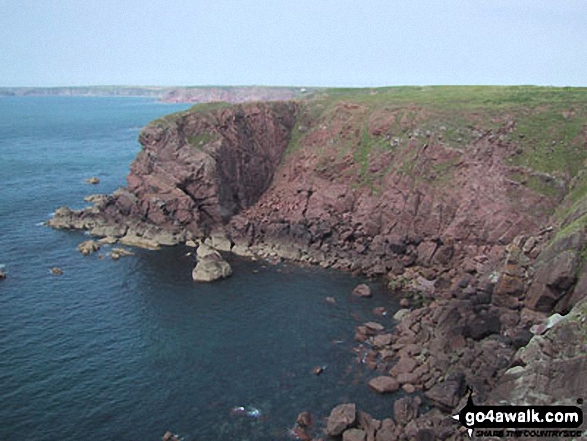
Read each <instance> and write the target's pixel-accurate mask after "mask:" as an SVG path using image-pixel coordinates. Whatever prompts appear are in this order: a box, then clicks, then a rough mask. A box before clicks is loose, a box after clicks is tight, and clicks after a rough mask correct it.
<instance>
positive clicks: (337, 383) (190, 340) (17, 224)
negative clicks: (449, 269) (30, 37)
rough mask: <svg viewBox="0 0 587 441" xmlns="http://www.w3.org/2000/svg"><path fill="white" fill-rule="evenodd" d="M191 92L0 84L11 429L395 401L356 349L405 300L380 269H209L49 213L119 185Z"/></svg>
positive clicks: (4, 383) (0, 249)
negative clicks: (91, 249)
mask: <svg viewBox="0 0 587 441" xmlns="http://www.w3.org/2000/svg"><path fill="white" fill-rule="evenodd" d="M187 107H188V106H187V105H168V104H160V103H156V102H154V101H153V100H151V99H144V98H81V97H75V98H74V97H42V98H33V97H19V98H0V190H1V192H0V265H4V270H5V271H6V273H7V275H8V278H7V279H6V280H3V281H0V439H1V440H6V441H11V440H23V439H24V440H34V441H43V440H47V441H55V440H73V439H84V440H87V441H93V440H95V441H102V440H147V441H148V440H159V439H161V437H162V435H163V434H164V433H165V431H167V430H172V431H173V432H175V433H178V434H179V435H180V436H181V437H182V438H183V439H185V440H187V441H191V440H200V441H207V440H210V441H212V440H226V441H228V440H281V439H288V433H287V430H288V428H289V427H291V426H292V425H293V423H294V422H295V418H296V415H297V414H298V413H299V412H301V411H303V410H310V411H312V412H313V413H314V414H315V415H316V416H317V417H318V418H321V417H324V416H326V415H327V413H328V412H329V410H330V409H331V408H332V407H333V406H334V405H336V404H339V403H342V402H349V401H354V402H356V403H358V404H359V405H360V407H361V408H362V409H364V410H367V411H370V412H372V413H373V414H374V416H383V415H386V414H389V413H390V409H391V402H390V399H389V398H383V397H380V396H377V395H376V394H375V393H373V392H372V391H370V390H369V388H368V387H367V386H366V385H365V380H367V379H369V378H370V377H371V376H374V373H373V372H371V371H368V370H367V369H366V368H364V367H363V366H361V365H359V364H358V363H357V361H356V356H355V354H354V353H353V352H352V351H351V348H352V345H353V342H352V338H353V332H354V326H355V325H356V324H359V322H363V321H367V320H373V319H374V317H373V316H372V313H371V310H372V308H373V307H375V306H386V307H388V308H389V310H390V311H391V314H390V315H393V311H394V310H395V309H397V305H396V302H395V300H394V299H392V298H390V297H389V296H388V295H386V294H385V293H384V292H383V290H382V289H381V287H380V286H378V284H376V283H372V287H373V289H374V291H375V295H374V297H373V298H372V299H368V300H364V299H360V300H358V299H352V298H351V296H350V292H351V290H352V288H353V287H354V286H355V285H356V284H357V283H359V282H360V281H362V280H360V279H357V278H353V277H351V276H350V275H348V274H341V273H338V272H334V271H321V270H318V269H313V268H310V269H303V268H298V267H295V266H293V265H278V266H272V265H268V264H267V263H264V262H251V261H246V260H235V259H232V260H231V263H232V265H233V269H234V275H233V277H232V278H230V279H227V280H224V281H221V282H218V283H214V284H211V285H200V284H195V283H194V282H192V280H191V269H192V267H193V265H194V262H193V260H192V258H191V257H190V256H186V252H187V250H186V249H185V248H184V247H175V248H167V249H164V250H162V251H158V252H151V251H144V250H134V251H135V253H136V254H135V255H134V256H131V257H126V258H121V259H120V260H118V261H113V260H111V259H110V258H108V257H107V256H106V253H107V252H108V249H107V248H103V249H102V250H101V251H100V253H97V254H94V255H92V256H88V257H83V256H82V255H81V254H80V253H78V252H77V251H76V246H77V245H78V244H79V243H80V242H82V241H83V240H85V239H87V237H86V236H84V234H83V233H80V232H64V231H54V230H51V229H49V228H47V227H45V226H42V225H41V223H42V222H44V221H45V220H47V219H48V218H49V216H50V214H51V213H52V212H53V211H54V210H55V209H56V208H57V207H59V206H61V205H69V206H72V207H76V208H78V207H82V206H83V205H84V202H83V198H84V196H87V195H88V194H92V193H109V192H112V191H114V190H115V189H116V188H118V187H119V186H121V185H124V184H125V176H126V174H127V172H128V168H129V164H130V163H131V161H132V160H133V158H134V157H135V155H136V154H137V152H138V151H139V149H140V146H139V144H138V143H137V141H136V139H137V135H138V132H139V130H140V128H141V127H142V126H144V125H145V124H147V123H148V122H149V121H150V120H152V119H154V118H157V117H159V116H162V115H164V114H167V113H171V112H175V111H179V110H183V109H185V108H187ZM91 176H98V177H99V178H100V179H101V183H100V184H99V185H97V186H92V185H88V184H86V183H85V182H84V181H85V179H87V178H89V177H91ZM100 254H101V255H103V256H104V258H103V259H100V256H99V255H100ZM53 266H57V267H59V268H61V269H62V270H63V272H64V273H63V275H61V276H56V275H53V274H51V273H50V271H49V268H50V267H53ZM326 296H332V297H335V298H336V300H337V303H336V304H335V305H332V304H329V303H327V302H326V301H325V297H326ZM379 321H380V322H382V323H383V324H384V325H387V326H390V325H391V324H392V322H391V319H390V318H384V319H379ZM319 365H320V366H322V365H324V366H327V368H326V370H325V372H324V374H323V375H321V376H315V375H313V374H311V370H312V368H313V367H315V366H319ZM237 406H243V407H245V410H246V411H249V416H247V415H235V414H234V412H232V411H231V410H232V409H233V408H234V407H237Z"/></svg>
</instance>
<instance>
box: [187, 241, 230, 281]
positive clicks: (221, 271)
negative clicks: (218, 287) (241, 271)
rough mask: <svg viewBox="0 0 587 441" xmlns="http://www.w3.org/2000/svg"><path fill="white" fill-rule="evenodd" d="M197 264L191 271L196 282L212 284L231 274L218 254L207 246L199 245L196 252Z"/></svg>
mask: <svg viewBox="0 0 587 441" xmlns="http://www.w3.org/2000/svg"><path fill="white" fill-rule="evenodd" d="M197 256H198V264H197V265H196V267H195V268H194V270H193V271H192V278H193V279H194V281H196V282H213V281H214V280H218V279H223V278H225V277H228V276H230V275H231V274H232V268H231V267H230V265H229V264H228V262H226V261H225V260H224V259H223V258H222V256H221V255H220V253H219V252H218V251H216V250H214V249H212V248H210V247H209V246H208V245H204V244H201V245H200V246H199V247H198V251H197Z"/></svg>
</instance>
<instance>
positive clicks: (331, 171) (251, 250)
mask: <svg viewBox="0 0 587 441" xmlns="http://www.w3.org/2000/svg"><path fill="white" fill-rule="evenodd" d="M586 104H587V94H586V93H585V92H584V91H573V90H562V89H537V88H472V89H467V88H438V89H434V88H406V89H376V90H371V91H369V90H367V91H329V92H327V93H324V94H322V95H320V96H316V97H315V98H313V99H312V100H309V101H298V102H275V103H254V104H246V105H236V106H229V105H225V104H214V105H204V106H196V107H194V108H193V109H192V110H190V111H187V112H184V113H180V114H176V115H171V116H169V117H166V118H163V119H162V120H158V121H155V122H153V123H151V124H150V125H149V126H148V127H147V128H145V129H144V130H143V131H142V133H141V135H140V142H141V144H142V145H143V150H142V151H141V152H140V154H139V155H138V157H137V159H136V160H135V162H134V163H133V164H132V166H131V172H130V174H129V176H128V186H127V188H125V189H120V190H119V191H117V192H116V193H115V194H114V195H111V196H100V197H96V198H94V199H93V202H94V205H93V206H92V207H89V208H87V209H85V210H82V211H79V212H73V211H71V210H69V209H67V208H62V209H59V210H58V211H57V213H56V216H55V218H54V219H52V220H51V221H50V222H49V223H50V224H51V225H52V226H55V227H60V228H85V229H88V230H90V232H91V233H92V234H95V235H99V236H113V237H115V238H118V239H119V240H120V241H122V242H126V243H131V244H138V245H143V246H152V247H156V246H158V245H160V244H163V245H165V244H176V243H181V242H184V241H187V240H198V239H199V240H205V241H206V242H207V243H208V244H210V245H212V246H213V247H215V248H218V249H221V250H223V251H228V250H231V251H233V252H235V253H237V254H243V255H249V254H257V255H260V256H263V257H282V258H287V259H292V260H297V261H304V262H312V263H317V264H320V265H322V266H324V267H329V266H332V267H335V268H339V269H344V270H351V271H358V272H364V273H367V274H370V275H379V276H384V277H386V278H387V279H388V281H389V286H390V288H391V289H397V290H398V291H400V292H401V293H402V295H404V296H407V297H409V298H410V300H409V302H408V303H410V302H411V305H412V309H411V311H406V312H405V313H404V314H403V316H402V318H401V319H399V320H400V321H399V324H398V326H397V328H396V330H395V334H394V336H393V337H391V338H389V339H388V340H389V341H387V340H386V342H385V344H383V346H382V347H376V348H374V349H373V348H372V350H371V351H370V352H369V353H368V357H367V359H368V360H370V367H372V368H373V369H378V370H387V369H389V368H390V367H391V366H388V363H390V359H394V358H393V357H396V358H395V359H398V358H399V360H400V361H399V362H398V363H396V365H395V370H394V367H392V369H391V370H390V371H389V372H390V375H392V376H397V377H398V378H399V375H403V377H401V378H402V379H403V380H406V378H407V377H406V375H408V376H409V379H410V381H409V382H408V383H407V386H406V390H413V389H414V388H419V389H421V390H423V391H425V392H426V396H427V397H428V398H429V399H430V400H431V401H432V402H437V403H440V404H438V406H439V408H440V409H442V410H444V411H448V410H450V409H453V408H455V407H459V405H460V404H462V403H461V401H462V399H463V390H464V389H463V387H462V386H463V384H464V383H465V382H466V383H467V384H468V385H469V386H470V387H472V388H473V389H474V390H475V392H476V394H477V395H478V397H480V399H483V400H485V399H488V398H489V397H490V391H491V390H492V389H493V388H494V387H496V385H497V383H498V379H499V378H501V377H502V375H503V374H504V372H505V371H506V370H507V369H508V367H509V366H510V364H511V363H512V362H513V361H514V354H515V353H516V351H517V350H518V349H519V348H521V347H524V346H525V345H526V344H527V343H528V341H530V338H531V337H532V332H531V331H530V330H531V329H533V326H536V325H538V324H540V323H541V322H542V320H544V319H545V318H546V317H547V316H548V315H549V314H551V313H552V312H554V311H558V312H561V313H566V312H568V311H570V310H571V309H572V308H573V307H574V306H575V305H577V304H578V303H579V302H580V301H581V299H582V298H584V297H585V295H586V293H587V289H586V288H585V287H586V286H587V276H586V274H587V266H585V263H584V255H585V250H586V244H587V239H586V237H587V222H586V221H585V219H586V217H587V214H586V213H587V208H586V207H587V202H586V201H587V176H585V174H584V173H583V172H582V168H583V165H584V163H585V161H586V160H587V106H586ZM581 323H583V322H581ZM573 326H574V325H573ZM581 326H583V327H584V324H582V325H581ZM559 334H560V335H559ZM563 334H564V333H557V334H556V335H555V334H554V333H553V338H555V339H556V338H559V337H560V336H563V337H564V335H563ZM358 337H359V341H361V342H364V341H370V340H369V339H372V338H374V336H370V335H368V334H365V335H362V334H361V332H359V331H358ZM363 337H364V338H363ZM563 337H561V338H563ZM424 348H425V349H426V351H423V349H424ZM424 352H425V354H426V355H423V353H424ZM567 352H568V351H567ZM402 360H404V361H403V362H402ZM406 360H407V361H406ZM397 366H399V367H397ZM529 369H530V368H529ZM416 370H417V371H418V373H417V375H416ZM509 372H510V374H511V373H512V372H511V371H509ZM514 373H515V372H514ZM549 375H551V376H552V375H556V372H554V371H552V372H550V374H549ZM504 378H509V377H504ZM518 379H519V377H515V381H518ZM403 380H402V381H399V380H398V382H399V383H400V384H403V383H405V382H404V381H403ZM457 380H458V381H457ZM406 381H407V380H406ZM508 381H509V380H508ZM511 381H514V380H511ZM502 398H503V395H502ZM506 398H507V397H506ZM509 398H510V399H512V400H514V401H515V400H516V398H519V397H513V396H512V397H509ZM559 398H560V397H559ZM416 414H417V412H416ZM430 418H432V419H434V418H436V419H434V421H436V422H438V421H440V419H441V418H440V416H438V415H436V416H433V417H430ZM442 418H444V416H443V417H442ZM422 421H424V420H422ZM426 421H428V420H426ZM404 423H405V424H407V422H404ZM418 424H419V423H414V424H412V429H411V430H412V432H413V433H414V434H417V432H418V430H420V429H421V430H428V429H427V428H426V427H424V426H425V425H426V424H428V423H427V422H426V423H425V422H422V424H424V426H422V427H420V426H418ZM430 424H433V423H430ZM434 424H436V423H434ZM438 424H440V423H438ZM406 427H407V426H406ZM445 429H446V428H445ZM445 429H443V430H445ZM352 430H356V429H352ZM374 430H375V429H374ZM386 430H387V429H386ZM390 430H391V429H390ZM394 430H395V429H394ZM402 431H403V429H402V428H401V427H400V426H398V428H397V430H396V433H395V435H393V436H396V435H397V436H400V434H401V433H403V432H402ZM392 432H393V431H391V432H390V433H392ZM445 432H446V430H445ZM414 436H416V435H414ZM378 439H379V438H378ZM382 439H384V438H382ZM390 439H398V438H397V437H396V438H393V437H392V438H390Z"/></svg>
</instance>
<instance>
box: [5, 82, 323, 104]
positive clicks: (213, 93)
mask: <svg viewBox="0 0 587 441" xmlns="http://www.w3.org/2000/svg"><path fill="white" fill-rule="evenodd" d="M315 90H316V89H315V88H312V89H309V88H303V87H270V86H194V87H164V86H75V87H0V97H1V96H108V97H112V96H120V97H153V98H156V99H158V100H159V101H161V102H167V103H208V102H217V101H225V102H229V103H242V102H248V101H281V100H291V99H295V98H300V97H303V96H306V95H308V94H310V93H311V92H314V91H315Z"/></svg>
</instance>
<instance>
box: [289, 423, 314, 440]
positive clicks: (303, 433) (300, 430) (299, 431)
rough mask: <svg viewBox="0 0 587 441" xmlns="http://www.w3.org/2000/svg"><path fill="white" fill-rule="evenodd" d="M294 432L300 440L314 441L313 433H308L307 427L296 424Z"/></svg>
mask: <svg viewBox="0 0 587 441" xmlns="http://www.w3.org/2000/svg"><path fill="white" fill-rule="evenodd" d="M293 434H294V436H295V437H296V439H299V440H300V441H312V435H310V434H309V433H308V431H307V430H306V428H305V427H302V426H294V428H293Z"/></svg>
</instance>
